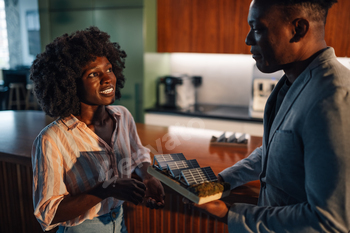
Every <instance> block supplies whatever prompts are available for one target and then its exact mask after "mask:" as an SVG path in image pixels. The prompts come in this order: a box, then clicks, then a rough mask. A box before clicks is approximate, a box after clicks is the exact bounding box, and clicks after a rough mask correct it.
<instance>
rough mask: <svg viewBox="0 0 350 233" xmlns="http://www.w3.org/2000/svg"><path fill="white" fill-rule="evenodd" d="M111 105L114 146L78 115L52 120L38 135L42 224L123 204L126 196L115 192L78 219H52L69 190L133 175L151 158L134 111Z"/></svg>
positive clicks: (36, 194)
mask: <svg viewBox="0 0 350 233" xmlns="http://www.w3.org/2000/svg"><path fill="white" fill-rule="evenodd" d="M106 108H107V111H108V112H109V113H110V115H112V116H113V117H114V119H115V121H116V127H115V131H114V132H113V135H112V141H111V142H112V143H111V145H112V146H109V145H108V144H107V143H106V142H105V141H103V140H102V139H101V138H100V137H98V136H97V135H96V134H95V133H94V132H93V131H92V130H90V129H89V128H88V127H87V125H86V124H85V123H83V122H81V121H79V120H78V119H77V118H76V117H74V116H73V115H71V116H69V117H66V118H63V119H62V118H59V119H57V120H56V121H54V122H52V123H51V124H49V125H48V126H46V127H45V128H44V129H43V130H42V131H41V132H40V134H39V135H38V136H37V138H36V139H35V141H34V143H33V149H32V166H33V202H34V215H35V217H36V218H37V219H38V221H39V223H40V224H41V227H42V228H43V230H46V231H47V230H50V229H52V228H54V227H56V226H57V225H62V226H75V225H78V224H79V223H81V222H83V221H84V220H86V219H92V218H94V217H96V216H100V215H103V214H106V213H108V212H110V210H111V209H113V208H115V207H118V206H120V205H121V204H122V203H123V202H122V201H121V200H118V199H115V198H113V197H110V198H107V199H104V200H103V201H102V202H100V203H99V204H97V205H95V206H94V207H93V208H91V209H90V210H88V211H87V212H86V213H84V214H83V215H80V216H78V217H77V218H75V219H72V220H69V221H66V222H63V223H58V224H53V225H51V222H52V220H53V218H54V216H55V213H56V211H57V208H58V205H59V204H60V202H61V201H62V200H63V198H64V196H66V195H76V194H80V193H83V192H85V191H87V190H90V189H92V188H93V187H94V186H96V185H97V184H98V183H101V182H104V184H103V185H108V184H109V183H110V182H112V181H113V180H115V179H116V178H118V177H121V178H130V177H131V173H132V171H133V170H134V169H135V167H136V166H137V165H138V164H140V163H143V162H150V155H149V152H150V150H149V149H147V148H146V147H143V146H142V144H141V141H140V139H139V136H138V134H137V131H136V125H135V122H134V119H133V117H132V115H131V114H130V112H129V111H128V110H127V109H126V108H124V107H122V106H107V107H106Z"/></svg>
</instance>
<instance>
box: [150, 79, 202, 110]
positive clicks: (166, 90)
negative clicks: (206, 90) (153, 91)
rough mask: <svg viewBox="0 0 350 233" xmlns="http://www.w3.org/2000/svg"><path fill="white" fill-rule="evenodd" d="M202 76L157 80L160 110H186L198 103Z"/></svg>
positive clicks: (157, 104)
mask: <svg viewBox="0 0 350 233" xmlns="http://www.w3.org/2000/svg"><path fill="white" fill-rule="evenodd" d="M201 83H202V77H200V76H188V75H182V76H164V77H160V78H158V80H157V103H156V106H157V107H158V108H167V109H186V108H188V107H190V106H193V105H195V104H196V103H197V87H199V86H200V85H201Z"/></svg>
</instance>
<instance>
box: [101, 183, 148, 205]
mask: <svg viewBox="0 0 350 233" xmlns="http://www.w3.org/2000/svg"><path fill="white" fill-rule="evenodd" d="M105 192H106V194H107V195H108V196H110V197H115V198H117V199H119V200H124V201H129V202H132V203H134V204H135V205H137V204H139V203H141V202H142V201H143V198H144V197H145V192H146V186H145V184H144V183H142V182H140V181H138V180H135V179H132V178H118V179H116V180H115V181H114V182H113V183H111V184H110V185H108V186H107V187H106V189H105Z"/></svg>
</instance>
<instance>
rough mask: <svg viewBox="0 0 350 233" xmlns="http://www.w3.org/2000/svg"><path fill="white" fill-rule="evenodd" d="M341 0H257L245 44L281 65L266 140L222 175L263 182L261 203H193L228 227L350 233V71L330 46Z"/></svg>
mask: <svg viewBox="0 0 350 233" xmlns="http://www.w3.org/2000/svg"><path fill="white" fill-rule="evenodd" d="M335 2H336V0H253V1H252V3H251V5H250V10H249V15H248V23H249V25H250V27H251V30H250V32H249V33H248V35H247V38H246V44H247V45H249V46H251V53H252V54H253V58H254V59H255V60H256V64H257V67H258V68H259V69H260V70H261V71H262V72H266V73H269V72H274V71H277V70H281V69H282V70H284V72H285V75H284V76H283V77H282V78H281V80H280V81H279V83H278V84H277V86H276V88H275V89H274V91H273V92H272V93H271V96H270V98H269V99H268V101H267V103H266V107H265V114H264V137H263V145H262V147H260V148H257V149H256V150H255V151H254V152H253V153H252V154H251V155H250V156H248V158H246V159H244V160H241V161H240V162H238V163H237V164H235V165H234V166H232V167H230V168H227V169H225V170H224V171H222V172H221V173H220V174H219V179H220V180H223V181H225V182H229V183H230V184H231V187H232V188H235V187H237V186H239V185H242V184H245V183H247V182H249V181H252V180H257V179H260V182H261V190H260V197H259V201H258V204H257V205H250V204H244V203H235V204H232V206H227V205H226V204H225V203H224V202H222V201H220V200H218V201H214V202H210V203H207V204H204V205H200V206H198V205H196V206H198V207H199V208H201V209H203V210H204V211H206V212H207V213H209V214H213V215H215V216H217V217H218V218H221V220H223V221H227V222H228V227H229V231H230V232H307V233H310V232H349V230H350V143H349V138H350V71H349V70H348V69H346V68H345V67H344V66H342V65H341V64H340V63H339V62H338V61H337V59H336V57H335V53H334V50H333V48H330V47H327V45H326V42H325V40H324V31H325V30H324V28H325V22H326V16H327V11H328V9H329V8H330V7H331V6H332V4H333V3H335Z"/></svg>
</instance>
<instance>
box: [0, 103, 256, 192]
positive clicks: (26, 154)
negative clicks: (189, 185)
mask: <svg viewBox="0 0 350 233" xmlns="http://www.w3.org/2000/svg"><path fill="white" fill-rule="evenodd" d="M0 119H1V123H0V161H5V162H12V163H18V164H22V165H27V166H30V165H31V159H30V153H31V148H32V143H33V141H34V139H35V138H36V136H37V135H38V134H39V132H40V131H41V130H42V129H43V128H44V127H45V126H46V125H47V124H48V123H50V122H51V121H52V118H50V117H47V116H45V114H44V112H42V111H33V110H27V111H0ZM136 125H137V130H138V134H139V136H140V139H141V141H142V144H143V145H144V146H146V147H148V148H149V149H151V156H152V158H153V155H154V154H162V153H164V154H168V153H183V154H184V155H185V157H186V158H187V159H197V161H198V163H199V165H200V166H201V167H206V166H210V167H211V168H212V169H213V171H214V173H215V174H218V173H219V172H220V171H222V170H223V169H225V168H226V167H229V166H232V165H233V164H235V163H236V162H238V161H239V160H241V159H243V158H245V157H247V156H248V155H249V154H250V153H251V152H252V151H253V150H254V149H255V148H256V147H258V146H260V145H261V143H262V138H261V137H254V136H251V140H250V142H249V144H248V147H247V148H238V147H222V146H211V145H210V143H209V142H210V138H211V137H212V136H213V135H214V136H219V135H220V134H221V133H222V132H220V131H214V130H206V129H204V126H202V128H188V127H184V126H176V122H175V123H174V125H175V126H170V127H162V126H153V125H144V124H140V123H137V124H136ZM192 125H198V126H200V125H201V124H200V123H198V124H196V123H194V124H192ZM245 187H248V188H249V189H251V191H253V193H252V195H254V196H256V195H257V193H258V191H259V182H258V181H254V182H250V183H248V184H247V185H246V186H245Z"/></svg>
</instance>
